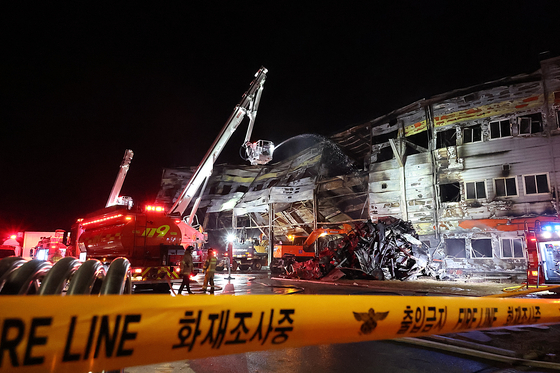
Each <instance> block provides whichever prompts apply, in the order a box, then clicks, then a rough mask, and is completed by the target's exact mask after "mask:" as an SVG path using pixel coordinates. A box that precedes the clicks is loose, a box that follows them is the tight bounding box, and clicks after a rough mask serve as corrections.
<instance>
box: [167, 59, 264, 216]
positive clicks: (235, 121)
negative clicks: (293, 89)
mask: <svg viewBox="0 0 560 373" xmlns="http://www.w3.org/2000/svg"><path fill="white" fill-rule="evenodd" d="M267 72H268V70H267V69H265V68H264V67H261V68H260V70H259V71H258V72H257V73H256V75H255V79H254V80H253V82H252V83H251V85H250V87H249V90H247V92H245V94H244V95H243V97H242V99H241V102H240V103H239V104H238V105H237V106H236V107H235V109H234V110H233V113H232V114H231V115H230V117H229V119H228V120H227V122H226V124H225V125H224V127H223V128H222V131H221V132H220V134H219V135H218V137H217V138H216V140H214V143H213V144H212V146H211V147H210V149H209V150H208V152H207V153H206V155H205V156H204V158H203V159H202V162H200V165H199V166H198V168H197V169H196V171H195V173H194V174H193V176H192V177H191V179H190V180H189V182H188V183H187V186H186V187H185V188H184V189H183V191H182V192H181V195H180V197H179V198H178V199H177V201H176V202H175V204H174V205H173V207H171V210H170V211H169V213H168V214H169V215H171V216H181V215H182V214H183V213H184V212H185V210H186V209H187V207H188V206H189V203H190V202H191V201H192V199H193V198H194V196H195V194H196V193H197V191H198V189H199V188H200V186H201V184H202V183H203V182H204V181H205V180H206V179H207V178H209V177H210V175H211V174H212V170H213V167H214V163H215V162H216V160H217V159H218V156H219V155H220V153H221V152H222V150H223V149H224V147H225V145H226V143H227V142H228V140H229V139H230V138H231V136H232V134H233V133H234V132H235V130H236V129H237V127H238V126H239V124H240V123H241V121H242V120H243V118H245V116H246V115H247V116H248V117H249V119H250V123H249V129H248V131H247V136H246V137H245V143H248V144H250V143H249V137H250V135H251V131H252V129H253V124H254V121H255V117H256V115H257V109H258V106H259V101H260V97H261V94H262V90H263V88H264V82H265V80H266V73H267ZM261 141H262V140H261ZM272 150H273V145H272ZM270 156H272V154H271V155H270ZM269 160H270V159H269ZM261 163H264V162H261ZM205 186H206V183H205ZM203 192H204V190H201V191H200V196H202V193H203ZM200 196H199V197H198V200H197V201H196V203H195V205H194V207H193V211H191V213H190V216H189V221H188V222H187V223H188V224H189V225H190V224H192V221H193V219H194V215H195V214H196V209H197V208H198V204H199V202H200V198H201V197H200Z"/></svg>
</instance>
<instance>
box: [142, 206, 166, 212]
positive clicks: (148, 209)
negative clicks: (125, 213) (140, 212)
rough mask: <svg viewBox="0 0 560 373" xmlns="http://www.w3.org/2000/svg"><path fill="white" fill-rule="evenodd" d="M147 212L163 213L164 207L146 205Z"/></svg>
mask: <svg viewBox="0 0 560 373" xmlns="http://www.w3.org/2000/svg"><path fill="white" fill-rule="evenodd" d="M146 211H154V212H163V211H164V208H163V206H154V205H146Z"/></svg>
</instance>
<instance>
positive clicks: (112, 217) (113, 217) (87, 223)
mask: <svg viewBox="0 0 560 373" xmlns="http://www.w3.org/2000/svg"><path fill="white" fill-rule="evenodd" d="M121 216H123V215H122V214H117V215H111V216H106V217H104V218H100V219H95V220H90V221H86V222H85V223H83V224H82V225H84V226H85V225H90V224H94V223H101V222H104V221H107V220H112V219H116V218H120V217H121Z"/></svg>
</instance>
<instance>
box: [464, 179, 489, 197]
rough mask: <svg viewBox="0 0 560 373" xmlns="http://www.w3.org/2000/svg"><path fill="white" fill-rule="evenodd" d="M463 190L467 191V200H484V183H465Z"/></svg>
mask: <svg viewBox="0 0 560 373" xmlns="http://www.w3.org/2000/svg"><path fill="white" fill-rule="evenodd" d="M465 189H466V191H467V199H484V198H486V183H485V182H484V181H473V182H469V183H465Z"/></svg>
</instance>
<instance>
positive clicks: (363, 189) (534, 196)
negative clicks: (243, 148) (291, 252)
mask: <svg viewBox="0 0 560 373" xmlns="http://www.w3.org/2000/svg"><path fill="white" fill-rule="evenodd" d="M559 113H560V58H552V59H548V60H544V61H542V62H541V69H540V70H538V71H536V72H534V73H531V74H522V75H517V76H513V77H508V78H504V79H500V80H497V81H492V82H488V83H484V84H481V85H478V86H473V87H469V88H465V89H458V90H455V91H452V92H448V93H444V94H441V95H438V96H435V97H432V98H429V99H423V100H420V101H417V102H415V103H413V104H411V105H408V106H406V107H403V108H400V109H398V110H395V111H393V112H391V113H389V114H387V115H384V116H382V117H379V118H376V119H374V120H372V121H369V122H367V123H364V124H362V125H359V126H355V127H352V128H349V129H347V130H345V131H342V132H339V133H336V134H334V135H333V136H331V137H330V139H319V138H317V137H315V139H316V141H314V142H313V144H312V145H311V146H308V147H307V148H306V149H304V150H302V151H301V152H299V153H298V154H296V155H293V156H291V157H288V158H286V159H284V160H282V161H279V162H276V163H274V164H272V165H267V166H231V165H221V166H218V167H217V168H216V169H215V171H214V174H213V176H212V178H211V181H210V187H209V188H208V189H207V190H206V192H205V195H204V198H203V204H202V205H201V207H203V208H204V209H203V210H201V211H202V213H203V215H204V216H203V217H202V215H201V219H202V220H203V221H201V223H202V224H203V225H204V227H205V229H206V230H207V231H208V232H209V236H210V237H212V236H213V237H214V241H215V242H214V243H213V244H214V245H218V244H220V238H217V237H222V236H224V235H225V232H226V231H228V230H237V231H239V230H244V231H246V232H247V234H248V235H255V234H257V235H258V234H259V233H262V234H264V235H266V236H269V234H270V233H271V231H272V232H273V233H274V236H275V237H276V239H280V240H282V239H283V237H284V236H285V235H287V234H289V233H291V232H294V231H300V232H307V233H309V232H310V231H311V230H313V229H314V228H316V227H317V226H325V225H336V224H340V223H343V222H352V221H356V220H362V221H363V220H364V219H368V218H370V219H372V220H377V219H379V218H382V217H385V216H393V217H397V218H401V219H403V220H407V221H410V222H411V223H412V224H413V225H414V227H415V229H416V231H417V233H418V234H419V235H420V237H421V240H422V241H423V243H424V244H425V245H426V246H427V247H429V248H430V259H431V260H434V261H435V262H436V263H438V265H440V266H441V268H442V269H444V270H445V271H447V273H450V274H458V275H461V274H466V275H476V274H478V273H494V274H496V273H499V272H501V273H509V274H517V275H520V276H522V275H523V274H524V272H525V269H526V253H525V250H524V234H523V233H524V229H525V226H526V225H527V224H529V225H530V224H534V221H535V220H538V219H540V220H543V219H544V220H546V219H549V220H551V219H555V218H556V217H558V214H559V205H558V198H559V197H558V184H559V182H560V168H559V167H560V164H559V163H558V160H559V157H560V114H559ZM306 136H308V137H311V135H304V136H296V138H294V139H293V140H290V141H299V140H301V137H306ZM297 138H299V139H297ZM282 146H284V147H287V148H288V147H289V146H290V144H289V143H286V144H283V145H282ZM282 146H281V147H282ZM188 174H189V172H188V170H177V169H167V170H165V171H164V176H163V181H162V190H161V192H160V195H159V197H158V199H159V200H160V201H161V202H167V203H171V202H172V201H173V199H174V198H176V196H175V194H176V192H177V191H178V190H181V189H180V187H181V185H184V183H186V182H187V181H188Z"/></svg>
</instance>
